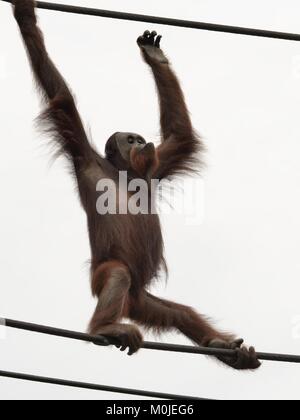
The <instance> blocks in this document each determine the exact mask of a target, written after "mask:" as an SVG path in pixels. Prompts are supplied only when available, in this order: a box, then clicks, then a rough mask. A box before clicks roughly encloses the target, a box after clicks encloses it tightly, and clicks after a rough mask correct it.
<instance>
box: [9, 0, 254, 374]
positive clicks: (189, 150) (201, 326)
mask: <svg viewBox="0 0 300 420" xmlns="http://www.w3.org/2000/svg"><path fill="white" fill-rule="evenodd" d="M13 3H14V5H15V8H14V12H15V17H16V20H17V22H18V24H19V27H20V30H21V34H22V37H23V40H24V43H25V46H26V49H27V52H28V56H29V59H30V62H31V66H32V70H33V73H34V75H35V78H36V81H37V83H38V86H39V88H40V90H41V92H42V95H43V97H44V99H45V101H46V103H47V110H46V111H45V112H44V113H43V115H42V117H41V120H42V121H43V122H44V123H45V122H46V123H47V130H48V131H50V132H51V133H52V134H53V139H54V141H55V142H56V144H57V145H58V146H59V148H60V150H61V151H62V152H63V153H64V154H65V155H66V156H67V157H68V158H69V160H70V162H71V163H72V167H73V171H74V174H75V177H76V180H77V183H78V189H79V193H80V198H81V202H82V205H83V207H84V209H85V210H86V213H87V218H88V229H89V237H90V243H91V253H92V292H93V294H94V295H95V296H97V297H98V305H97V307H96V310H95V313H94V315H93V317H92V320H91V323H90V328H89V331H90V332H91V333H92V334H100V333H101V334H103V335H107V336H109V337H115V338H116V339H117V340H118V343H119V344H120V345H121V347H122V350H124V349H125V348H126V347H129V349H130V353H131V354H132V353H134V352H135V351H137V350H138V349H139V348H140V346H141V344H142V336H141V334H140V332H139V330H138V329H137V327H135V326H133V325H124V324H121V320H122V318H123V317H129V318H131V319H132V320H133V321H136V322H137V323H139V324H140V325H142V326H144V327H146V328H152V329H155V330H156V331H158V332H160V331H168V330H171V329H175V330H177V331H179V332H181V333H183V334H185V335H186V336H187V337H188V338H189V339H191V340H192V341H193V342H195V343H196V344H198V345H208V344H209V343H210V342H211V341H212V340H215V339H219V340H223V341H224V342H225V344H226V343H230V342H231V341H232V335H230V334H224V333H222V332H220V331H218V330H216V329H215V328H214V327H213V326H212V325H211V324H210V323H209V322H208V321H207V320H206V319H205V317H203V316H201V315H199V314H197V313H196V312H195V311H194V310H193V309H191V308H188V307H186V306H183V305H179V304H176V303H173V302H168V301H165V300H162V299H158V298H156V297H154V296H152V295H150V294H149V293H147V292H146V288H147V286H149V285H150V283H151V282H152V280H153V278H155V277H157V276H158V275H159V272H160V270H161V269H163V268H166V264H165V260H164V256H163V239H162V233H161V227H160V221H159V218H158V216H157V215H156V214H153V215H152V214H150V215H143V214H138V215H136V216H134V215H131V214H126V215H121V214H116V215H110V214H109V215H105V216H99V215H98V214H97V212H96V200H97V197H98V196H97V192H96V184H97V182H98V181H99V180H100V179H102V178H110V179H112V180H114V181H115V183H116V184H117V186H118V188H119V185H118V172H119V168H118V167H115V166H114V165H113V164H111V162H110V161H109V160H108V159H107V158H105V157H103V156H101V155H100V154H99V153H97V152H96V150H95V149H94V148H93V147H92V146H91V144H90V142H89V140H88V138H87V135H86V133H85V130H84V127H83V124H82V122H81V119H80V116H79V114H78V111H77V109H76V105H75V102H74V99H73V96H72V94H71V92H70V90H69V88H68V86H67V84H66V82H65V81H64V79H63V78H62V76H61V75H60V73H59V71H58V70H57V68H56V67H55V66H54V64H53V62H52V61H51V59H50V58H49V56H48V54H47V51H46V48H45V45H44V40H43V36H42V33H41V31H40V30H39V28H38V27H37V25H36V18H35V13H34V6H35V2H34V1H33V0H14V2H13ZM141 49H142V53H143V56H144V58H145V61H146V62H147V63H148V64H149V66H150V67H151V69H152V72H153V75H154V78H155V81H156V85H157V90H158V95H159V102H160V112H161V131H162V141H161V145H160V146H159V147H158V148H157V149H156V150H155V148H154V146H153V145H152V146H151V145H150V146H149V145H148V146H146V148H145V149H144V151H143V152H142V153H139V154H138V153H137V152H136V151H133V152H132V153H131V169H132V170H133V173H135V174H136V176H138V175H140V176H142V177H145V178H146V179H148V177H150V178H151V177H152V178H158V179H162V178H165V177H169V176H174V175H178V174H183V173H188V172H193V171H194V170H195V167H196V165H199V164H200V163H201V162H200V161H199V156H198V153H199V152H201V151H203V149H204V146H203V144H202V142H201V140H200V139H199V137H198V136H197V135H196V134H195V131H194V130H193V127H192V123H191V120H190V117H189V113H188V110H187V107H186V104H185V100H184V96H183V93H182V90H181V88H180V84H179V82H178V79H177V77H176V76H175V74H174V72H173V70H172V69H171V67H170V65H169V63H168V61H167V59H166V58H165V56H164V55H163V53H162V51H161V50H160V49H158V48H156V49H155V48H154V47H151V46H150V47H147V46H141ZM157 57H158V58H157ZM226 345H227V344H226ZM252 362H253V360H252ZM225 363H227V364H230V363H229V362H228V361H227V362H226V361H225ZM231 365H232V364H231ZM249 366H250V365H249V363H248V365H247V367H248V368H249ZM235 367H236V366H235ZM252 367H253V366H252Z"/></svg>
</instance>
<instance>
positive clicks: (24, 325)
mask: <svg viewBox="0 0 300 420" xmlns="http://www.w3.org/2000/svg"><path fill="white" fill-rule="evenodd" d="M0 325H2V326H5V327H9V328H15V329H20V330H25V331H31V332H36V333H41V334H47V335H52V336H57V337H63V338H69V339H73V340H79V341H85V342H88V343H93V344H95V345H97V346H109V345H118V344H119V343H118V341H117V340H113V339H108V338H107V337H102V336H92V335H89V334H84V333H79V332H74V331H69V330H63V329H60V328H53V327H47V326H44V325H38V324H31V323H28V322H22V321H15V320H12V319H5V318H0ZM142 348H143V349H147V350H158V351H169V352H175V353H187V354H200V355H204V356H213V357H224V356H227V357H234V356H235V355H236V351H235V350H225V349H214V348H210V347H196V346H184V345H178V344H164V343H153V342H149V341H145V342H144V343H143V346H142ZM257 357H258V359H259V360H262V361H272V362H282V363H300V356H297V355H288V354H276V353H257Z"/></svg>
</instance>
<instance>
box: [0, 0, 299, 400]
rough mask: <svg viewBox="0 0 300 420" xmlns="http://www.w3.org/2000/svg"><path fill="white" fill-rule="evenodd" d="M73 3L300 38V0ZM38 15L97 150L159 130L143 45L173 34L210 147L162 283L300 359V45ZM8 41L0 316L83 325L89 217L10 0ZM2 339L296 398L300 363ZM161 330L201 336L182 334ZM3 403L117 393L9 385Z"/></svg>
mask: <svg viewBox="0 0 300 420" xmlns="http://www.w3.org/2000/svg"><path fill="white" fill-rule="evenodd" d="M56 2H59V3H64V1H59V0H56ZM69 2H70V3H72V4H75V5H85V6H91V7H99V8H106V9H113V10H121V11H127V12H136V13H143V14H152V15H161V16H168V17H177V18H183V19H193V20H200V21H207V22H216V23H222V24H232V25H238V26H250V27H257V28H262V29H271V30H282V31H289V32H299V19H300V4H299V1H297V0H286V1H283V0H281V1H279V0H263V1H261V0H260V1H259V0H251V1H250V0H244V1H243V2H241V1H238V0H186V1H182V0H164V1H163V2H162V1H158V0H154V1H151V2H144V1H138V0H127V1H126V2H125V1H122V0H109V1H108V0H107V1H104V0H85V1H83V0H77V1H75V0H69ZM38 14H39V17H40V26H41V28H42V29H43V31H44V34H45V38H46V42H47V46H48V49H49V52H50V54H51V56H52V57H53V59H54V61H55V62H56V63H57V64H58V66H59V68H60V70H61V71H62V73H63V74H64V76H65V77H66V79H67V80H68V81H69V83H70V85H71V87H72V89H73V90H74V92H75V93H76V97H77V101H78V104H79V108H80V112H81V114H82V116H83V118H84V121H85V123H86V125H87V126H88V127H90V130H91V134H92V137H93V139H94V142H95V143H96V144H97V146H98V148H99V150H101V151H103V149H104V145H105V141H106V139H107V138H108V137H109V136H110V134H112V133H113V132H115V131H135V132H139V133H141V134H142V135H143V136H144V137H145V138H146V139H147V140H155V141H156V140H158V133H159V127H158V107H157V100H156V97H155V90H154V85H153V82H152V80H151V77H150V73H149V71H148V69H147V68H146V66H145V65H144V64H143V62H142V60H141V58H140V55H139V51H138V48H137V46H136V44H135V40H136V38H137V36H138V35H139V34H141V33H142V32H143V31H144V30H145V29H155V30H157V31H158V32H160V33H162V34H163V36H164V38H163V47H164V49H165V51H166V52H167V54H168V56H169V57H170V59H171V61H172V62H173V65H174V68H175V69H176V72H177V73H178V76H179V78H180V80H181V82H182V84H183V88H184V91H185V93H186V98H187V101H188V104H189V108H190V111H191V114H192V118H193V122H194V125H195V127H196V128H197V130H198V131H199V132H200V133H201V134H202V136H203V138H204V139H205V143H206V145H207V148H208V154H207V169H206V171H205V172H204V173H203V179H204V190H205V192H204V206H205V218H204V222H203V223H202V224H199V225H197V226H189V225H188V224H187V223H186V219H185V218H184V217H182V216H175V215H173V216H169V217H164V218H163V229H164V234H165V242H166V254H167V259H168V263H169V268H170V279H169V281H168V284H167V285H166V283H165V282H164V281H162V282H161V284H156V285H154V288H153V292H154V293H156V294H159V295H161V296H165V297H167V298H170V299H174V300H176V301H178V302H181V303H186V304H189V305H191V306H194V307H195V308H196V309H197V310H198V311H200V312H202V313H205V314H207V315H209V316H211V317H212V318H213V319H214V320H215V321H216V322H217V325H219V326H220V327H222V328H225V329H227V330H230V331H233V332H236V333H237V334H238V335H239V336H242V337H243V338H245V339H246V341H247V343H249V344H250V345H255V346H256V347H257V349H258V350H259V351H266V352H268V351H270V352H278V353H295V354H300V302H299V296H300V260H299V249H300V222H299V214H300V195H299V193H300V122H299V109H300V44H299V43H296V42H288V41H280V40H268V39H257V38H248V37H242V36H238V35H225V34H216V33H208V32H203V31H196V30H188V29H180V28H171V27H164V26H157V25H147V24H143V23H133V22H125V21H114V20H109V19H102V18H95V17H84V16H76V15H67V14H63V13H57V12H50V11H39V12H38ZM0 39H1V43H0V119H1V120H0V139H1V140H0V141H1V153H0V191H1V207H0V246H1V253H0V279H1V280H0V285H1V289H0V316H2V317H6V318H14V319H20V320H24V321H28V322H37V323H42V324H48V325H52V326H57V327H62V328H69V329H74V330H79V331H85V329H86V326H87V324H88V321H89V319H90V316H91V314H92V312H93V310H94V306H95V302H94V300H93V299H92V298H91V295H90V288H89V269H88V260H89V258H90V255H89V244H88V238H87V234H86V220H85V216H84V213H83V211H82V209H81V208H80V205H79V203H78V199H77V196H76V194H74V184H73V181H72V179H70V177H69V176H68V173H67V171H66V169H65V162H64V161H63V160H58V161H56V162H55V163H54V164H51V159H50V158H49V156H50V153H49V147H48V146H47V139H46V140H45V139H44V138H43V137H41V136H40V135H39V134H37V132H36V130H35V129H34V126H33V120H34V118H35V117H36V116H37V115H38V112H39V109H40V107H39V101H38V98H37V95H36V94H35V91H34V88H33V84H32V77H31V74H30V71H29V66H28V63H27V59H26V55H25V52H24V48H23V45H22V42H21V40H20V36H19V32H18V28H17V26H16V24H15V22H14V20H13V18H12V16H11V10H10V7H9V5H8V4H6V3H2V2H0ZM187 194H188V193H187ZM1 338H2V339H1V341H0V354H1V360H0V370H9V371H20V372H23V373H29V374H37V375H45V376H52V377H60V378H64V379H72V380H79V381H80V380H81V381H86V382H95V383H100V384H106V385H114V386H124V387H130V388H140V389H146V390H154V391H161V392H169V393H177V394H187V395H195V396H201V397H208V398H216V399H253V398H254V399H299V396H300V394H299V381H300V367H298V366H297V365H296V366H295V365H284V364H280V363H264V365H263V367H262V369H261V370H260V371H258V372H256V373H254V374H248V373H246V374H241V373H236V372H233V371H231V370H227V369H224V368H223V367H221V366H219V365H218V364H216V363H215V362H213V361H211V360H209V359H206V358H203V357H202V356H196V355H195V356H194V355H180V354H169V353H163V354H160V353H158V352H151V351H148V350H142V351H141V352H140V353H139V354H138V355H136V356H135V357H133V358H127V357H126V356H125V355H124V354H121V353H119V352H118V351H117V350H115V349H101V348H95V347H92V346H89V345H85V344H82V343H77V342H72V341H69V340H63V339H57V338H51V337H47V336H46V337H43V336H41V335H35V334H30V333H23V332H19V331H11V330H9V331H7V332H6V335H5V331H3V330H2V331H1ZM146 338H147V339H152V340H153V339H155V337H152V336H151V335H146ZM160 340H163V341H165V342H173V343H184V344H189V342H188V341H187V340H186V339H185V338H184V337H181V336H177V335H172V334H170V335H165V336H164V337H161V338H160ZM0 398H1V399H2V398H3V399H75V400H77V399H99V398H100V399H101V398H102V399H118V398H120V396H118V395H115V394H103V393H98V392H93V391H81V390H74V389H69V388H60V387H55V386H48V385H40V384H30V383H24V382H17V381H14V380H7V379H0ZM125 398H126V396H125ZM128 398H132V397H128Z"/></svg>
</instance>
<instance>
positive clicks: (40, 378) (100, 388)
mask: <svg viewBox="0 0 300 420" xmlns="http://www.w3.org/2000/svg"><path fill="white" fill-rule="evenodd" d="M0 376H2V377H3V378H10V379H18V380H21V381H30V382H39V383H43V384H51V385H59V386H69V387H72V388H82V389H90V390H94V391H104V392H113V393H117V394H127V395H137V396H140V397H149V398H157V399H165V400H204V401H205V398H197V397H189V396H186V395H175V394H165V393H161V392H152V391H141V390H138V389H129V388H120V387H114V386H106V385H97V384H90V383H85V382H75V381H67V380H65V379H56V378H46V377H43V376H35V375H27V374H23V373H16V372H6V371H2V370H0Z"/></svg>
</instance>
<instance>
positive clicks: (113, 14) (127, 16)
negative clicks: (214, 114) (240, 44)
mask: <svg viewBox="0 0 300 420" xmlns="http://www.w3.org/2000/svg"><path fill="white" fill-rule="evenodd" d="M2 1H5V2H8V3H11V0H2ZM36 5H37V7H38V8H40V9H47V10H53V11H58V12H68V13H75V14H80V15H88V16H100V17H104V18H112V19H121V20H128V21H134V22H145V23H151V24H158V25H169V26H176V27H182V28H190V29H202V30H205V31H213V32H223V33H230V34H236V35H247V36H257V37H262V38H273V39H282V40H287V41H300V34H293V33H286V32H277V31H267V30H263V29H252V28H243V27H237V26H230V25H219V24H214V23H205V22H196V21H189V20H182V19H172V18H165V17H158V16H147V15H141V14H136V13H125V12H117V11H112V10H103V9H95V8H89V7H81V6H73V5H66V4H56V3H48V2H44V1H37V2H36Z"/></svg>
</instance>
